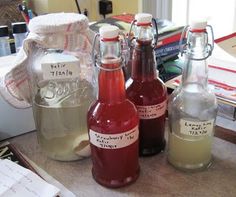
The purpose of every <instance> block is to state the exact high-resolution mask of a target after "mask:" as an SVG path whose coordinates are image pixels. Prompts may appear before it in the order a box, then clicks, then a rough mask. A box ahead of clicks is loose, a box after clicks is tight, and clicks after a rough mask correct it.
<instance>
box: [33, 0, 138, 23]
mask: <svg viewBox="0 0 236 197" xmlns="http://www.w3.org/2000/svg"><path fill="white" fill-rule="evenodd" d="M98 1H99V0H78V2H79V5H80V9H81V11H82V12H83V10H84V9H85V8H87V9H88V12H89V19H90V21H96V20H99V19H102V16H101V15H99V13H98V9H99V8H98ZM112 2H113V13H112V15H116V14H122V13H125V12H126V13H137V12H140V11H141V10H142V3H141V2H142V0H112ZM31 4H32V7H33V9H34V10H35V11H36V12H37V13H38V14H45V13H53V12H78V11H77V7H76V3H75V1H74V0H31Z"/></svg>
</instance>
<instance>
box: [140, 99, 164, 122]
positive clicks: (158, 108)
mask: <svg viewBox="0 0 236 197" xmlns="http://www.w3.org/2000/svg"><path fill="white" fill-rule="evenodd" d="M136 107H137V109H138V114H139V118H140V119H154V118H159V117H160V116H162V115H164V114H165V112H166V107H167V102H166V100H165V101H164V102H162V103H159V104H157V105H146V106H141V105H136Z"/></svg>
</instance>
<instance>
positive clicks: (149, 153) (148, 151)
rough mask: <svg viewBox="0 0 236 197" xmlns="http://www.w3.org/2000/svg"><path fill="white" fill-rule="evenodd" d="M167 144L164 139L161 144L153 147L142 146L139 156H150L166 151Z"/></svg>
mask: <svg viewBox="0 0 236 197" xmlns="http://www.w3.org/2000/svg"><path fill="white" fill-rule="evenodd" d="M165 146H166V141H164V142H163V144H162V145H161V146H157V147H151V148H140V150H139V156H141V157H149V156H153V155H156V154H158V153H160V152H162V151H164V149H165Z"/></svg>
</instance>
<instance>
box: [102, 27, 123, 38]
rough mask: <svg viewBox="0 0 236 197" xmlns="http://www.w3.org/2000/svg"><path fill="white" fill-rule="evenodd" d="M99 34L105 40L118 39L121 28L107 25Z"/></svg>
mask: <svg viewBox="0 0 236 197" xmlns="http://www.w3.org/2000/svg"><path fill="white" fill-rule="evenodd" d="M99 34H100V36H101V37H102V38H105V39H112V38H117V37H118V35H119V28H118V27H117V26H114V25H105V26H102V27H101V28H100V29H99Z"/></svg>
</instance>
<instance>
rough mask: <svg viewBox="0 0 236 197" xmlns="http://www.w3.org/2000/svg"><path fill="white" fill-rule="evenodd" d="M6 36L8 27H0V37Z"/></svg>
mask: <svg viewBox="0 0 236 197" xmlns="http://www.w3.org/2000/svg"><path fill="white" fill-rule="evenodd" d="M6 36H8V26H6V25H3V26H0V37H6Z"/></svg>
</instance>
